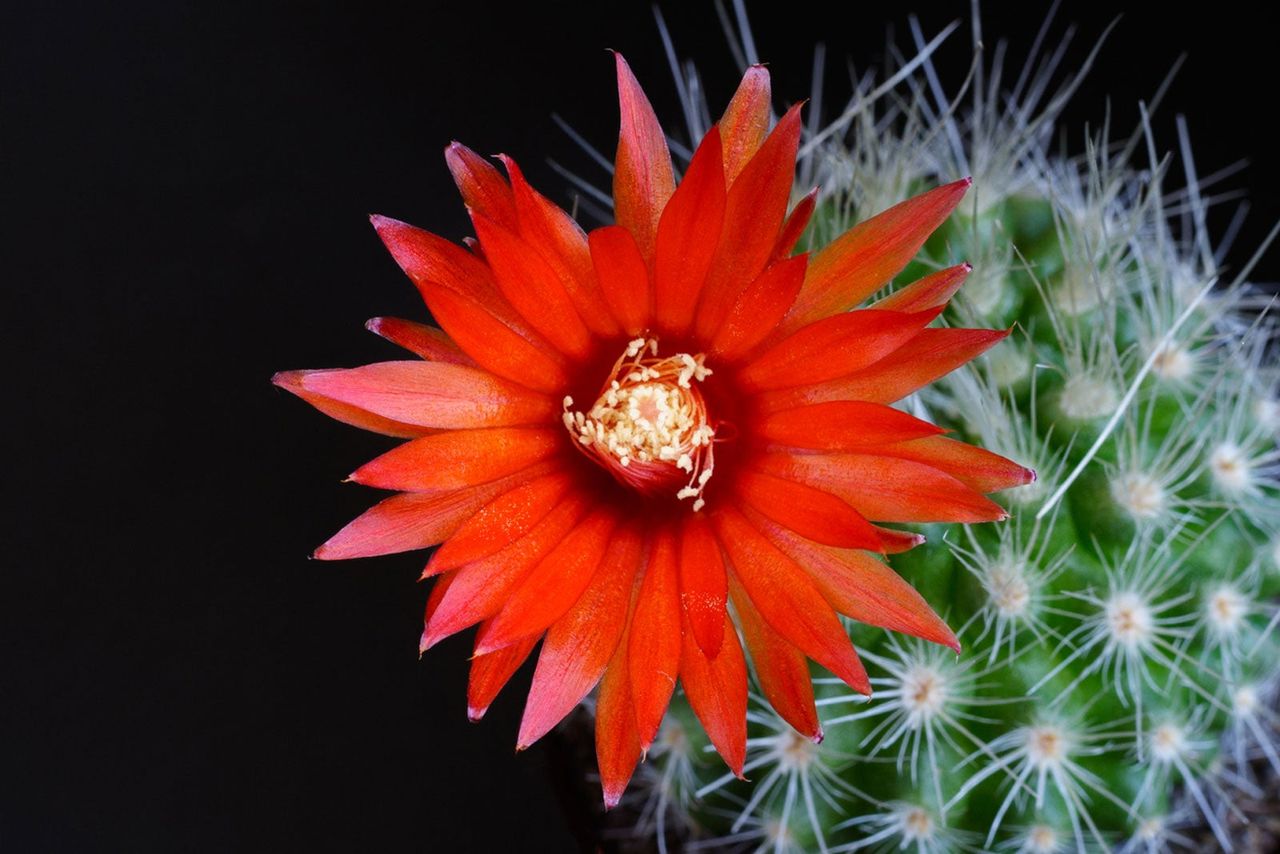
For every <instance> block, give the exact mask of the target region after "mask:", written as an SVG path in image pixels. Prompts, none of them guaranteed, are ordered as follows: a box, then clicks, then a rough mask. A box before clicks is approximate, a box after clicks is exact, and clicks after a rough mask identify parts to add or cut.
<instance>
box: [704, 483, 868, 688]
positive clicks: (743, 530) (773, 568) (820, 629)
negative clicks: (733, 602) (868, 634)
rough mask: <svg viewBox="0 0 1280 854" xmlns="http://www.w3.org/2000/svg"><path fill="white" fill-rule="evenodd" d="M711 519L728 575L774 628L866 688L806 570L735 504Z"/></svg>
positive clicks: (863, 673)
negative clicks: (729, 569) (728, 567)
mask: <svg viewBox="0 0 1280 854" xmlns="http://www.w3.org/2000/svg"><path fill="white" fill-rule="evenodd" d="M713 521H714V522H715V525H716V534H717V535H718V537H719V538H720V545H721V546H723V547H724V550H725V552H726V553H727V554H728V555H729V561H730V563H731V564H732V570H733V575H732V577H735V578H736V579H737V580H738V581H739V582H741V584H742V587H743V589H744V590H745V591H746V592H747V595H748V596H749V597H750V599H751V602H752V604H753V605H755V607H756V608H757V609H758V610H759V611H760V614H761V616H763V617H764V619H765V620H766V621H767V622H768V623H769V625H770V626H771V627H772V628H773V629H774V631H776V632H777V633H778V634H780V635H782V636H783V637H784V638H786V639H787V641H789V642H790V643H791V644H793V645H794V646H796V647H798V648H799V649H800V650H801V651H803V652H804V653H805V654H806V655H808V656H809V657H810V658H812V659H813V660H814V661H816V662H818V663H819V664H821V665H822V666H823V667H825V668H827V669H828V670H830V671H831V672H832V673H834V674H835V675H836V676H838V677H839V678H840V679H841V680H842V681H844V683H845V684H847V685H848V686H849V687H850V688H852V689H853V690H855V691H858V692H860V693H863V694H870V693H871V683H870V682H869V681H868V680H867V672H866V670H865V669H863V667H862V662H860V661H859V660H858V654H857V653H856V652H854V650H853V644H852V643H851V642H850V640H849V636H848V635H847V634H845V631H844V628H843V627H842V626H841V625H840V620H839V619H838V618H837V617H836V615H835V612H834V611H832V610H831V606H830V605H828V604H827V601H826V600H825V599H824V598H823V597H822V594H821V593H820V592H818V588H816V587H815V586H814V585H813V582H812V581H811V580H810V579H809V577H808V575H807V574H806V573H805V571H804V570H803V569H801V568H800V567H799V566H798V565H797V564H796V562H795V561H793V560H791V558H789V557H787V556H786V555H785V554H783V553H782V552H781V551H779V550H778V548H777V547H776V546H774V545H773V543H771V542H769V540H767V539H766V538H765V537H764V535H763V534H761V533H760V532H759V531H758V530H756V528H755V527H753V526H752V525H751V524H750V523H749V522H747V520H746V519H745V518H743V516H742V514H741V513H739V512H738V511H737V510H733V509H731V508H727V507H725V508H721V509H720V510H719V511H718V512H717V513H716V514H715V518H714V520H713Z"/></svg>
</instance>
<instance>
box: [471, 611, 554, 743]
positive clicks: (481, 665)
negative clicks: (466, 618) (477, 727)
mask: <svg viewBox="0 0 1280 854" xmlns="http://www.w3.org/2000/svg"><path fill="white" fill-rule="evenodd" d="M483 630H484V626H481V631H483ZM537 644H538V635H534V636H533V637H530V638H525V639H524V640H521V641H520V642H518V643H514V644H511V645H510V646H505V647H503V648H502V649H498V650H494V651H493V652H489V653H479V652H478V653H476V655H475V656H474V657H472V659H471V678H470V679H469V680H468V681H467V719H468V720H470V721H471V722H472V723H475V722H476V721H478V720H480V719H481V718H483V717H484V713H485V712H487V711H489V706H490V705H491V704H492V703H493V701H494V699H496V698H497V696H498V692H499V691H501V690H502V688H503V686H504V685H506V684H507V682H508V680H510V679H511V677H512V675H514V674H515V672H516V671H517V670H519V669H520V665H522V664H524V662H525V659H526V658H528V657H529V653H531V652H533V648H534V647H535V646H537Z"/></svg>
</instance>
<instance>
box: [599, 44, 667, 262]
mask: <svg viewBox="0 0 1280 854" xmlns="http://www.w3.org/2000/svg"><path fill="white" fill-rule="evenodd" d="M614 57H615V60H616V64H617V69H618V107H619V112H620V113H621V122H620V127H619V130H618V153H617V156H616V157H615V158H614V168H613V212H614V219H615V220H616V221H617V223H618V225H620V226H622V227H624V228H626V229H627V230H628V231H630V232H631V234H632V235H633V236H634V237H635V239H636V245H637V246H639V247H640V253H641V254H642V255H643V256H644V257H645V258H646V259H652V258H653V253H654V246H655V245H656V243H657V234H658V220H659V219H660V218H661V216H662V209H663V208H664V207H666V204H667V200H668V199H670V198H671V194H672V193H673V192H674V191H675V184H676V180H675V172H674V171H673V170H672V168H671V152H670V151H668V149H667V137H666V135H665V134H663V132H662V126H661V125H660V124H658V117H657V116H656V115H654V112H653V107H652V106H650V104H649V99H648V98H647V97H645V94H644V91H643V90H642V89H641V88H640V84H639V82H637V81H636V78H635V75H634V74H632V73H631V67H630V66H629V65H627V61H626V60H625V59H623V58H622V54H620V53H618V54H614Z"/></svg>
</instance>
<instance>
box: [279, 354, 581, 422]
mask: <svg viewBox="0 0 1280 854" xmlns="http://www.w3.org/2000/svg"><path fill="white" fill-rule="evenodd" d="M302 387H303V389H305V390H306V391H309V392H313V393H315V394H319V395H322V396H324V397H328V398H330V399H332V400H336V401H339V402H341V403H346V404H349V405H351V406H355V407H359V408H360V409H363V410H365V411H366V412H372V413H373V414H375V415H380V416H382V417H383V418H389V419H392V420H394V421H400V422H403V423H405V424H416V425H418V426H420V427H433V428H436V429H442V430H461V429H467V428H471V427H513V426H517V425H522V424H538V423H545V422H548V421H554V420H555V419H556V418H557V417H558V415H559V407H558V406H557V405H556V404H554V403H552V401H551V399H550V398H549V397H547V396H545V395H542V394H539V393H537V392H535V391H532V390H530V389H528V388H525V387H523V386H519V385H516V384H514V383H511V382H508V381H506V380H502V379H499V378H498V377H495V376H494V375H493V374H490V373H488V372H487V371H482V370H478V369H476V368H468V367H464V366H462V365H451V364H448V363H447V362H418V361H414V362H379V363H377V364H373V365H364V366H363V367H359V368H351V369H349V370H324V371H303V372H302Z"/></svg>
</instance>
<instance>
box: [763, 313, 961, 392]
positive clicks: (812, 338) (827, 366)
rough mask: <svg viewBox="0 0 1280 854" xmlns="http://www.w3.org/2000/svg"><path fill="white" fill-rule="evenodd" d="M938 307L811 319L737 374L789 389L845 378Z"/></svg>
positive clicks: (913, 331) (903, 339)
mask: <svg viewBox="0 0 1280 854" xmlns="http://www.w3.org/2000/svg"><path fill="white" fill-rule="evenodd" d="M938 312H939V309H931V310H929V311H923V312H917V313H914V314H903V313H902V312H897V311H876V310H874V309H864V310H861V311H849V312H844V313H842V314H838V315H836V316H835V317H828V318H825V319H823V320H819V321H817V322H816V323H811V324H809V325H808V326H806V327H804V328H803V329H800V330H799V331H797V332H795V333H793V334H792V335H789V336H787V337H786V338H784V339H782V340H781V341H779V342H778V343H777V344H775V345H773V346H772V347H770V348H769V349H768V350H766V351H764V352H763V353H761V354H760V355H759V356H756V357H755V358H754V359H752V361H751V363H750V364H749V365H747V367H746V368H744V369H743V371H742V373H741V374H740V375H739V379H740V381H741V382H742V385H743V387H744V388H748V389H756V390H768V389H780V388H789V387H791V386H798V385H805V384H807V383H818V382H823V381H825V380H831V379H835V378H836V377H842V376H845V375H846V374H851V373H853V372H854V371H857V370H861V369H862V368H866V367H868V366H869V365H872V364H874V363H876V362H878V361H879V360H881V359H883V358H884V357H885V356H888V355H889V354H890V353H892V352H893V351H895V350H897V349H899V348H900V347H902V346H903V345H904V344H906V343H907V342H908V341H910V340H911V339H912V338H914V337H915V336H916V335H919V334H920V331H921V330H922V329H923V328H924V327H925V326H927V325H928V324H929V322H930V321H932V320H933V319H934V318H935V317H937V316H938Z"/></svg>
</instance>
